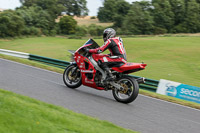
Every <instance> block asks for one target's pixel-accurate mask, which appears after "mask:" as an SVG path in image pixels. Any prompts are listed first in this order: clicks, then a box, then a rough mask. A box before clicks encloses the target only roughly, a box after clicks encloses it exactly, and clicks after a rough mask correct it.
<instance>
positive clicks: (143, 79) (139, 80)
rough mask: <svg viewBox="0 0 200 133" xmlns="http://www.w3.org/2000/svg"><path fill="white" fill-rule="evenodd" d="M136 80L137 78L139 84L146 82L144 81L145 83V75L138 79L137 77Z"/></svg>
mask: <svg viewBox="0 0 200 133" xmlns="http://www.w3.org/2000/svg"><path fill="white" fill-rule="evenodd" d="M136 80H137V82H138V83H139V84H144V83H145V78H144V77H142V78H138V79H136Z"/></svg>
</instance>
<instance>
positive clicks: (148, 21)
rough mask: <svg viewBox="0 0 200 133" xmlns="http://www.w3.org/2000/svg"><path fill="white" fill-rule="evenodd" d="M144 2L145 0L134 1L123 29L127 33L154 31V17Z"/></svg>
mask: <svg viewBox="0 0 200 133" xmlns="http://www.w3.org/2000/svg"><path fill="white" fill-rule="evenodd" d="M143 4H144V3H143V2H142V3H141V2H134V3H133V4H132V7H131V9H130V10H129V12H128V14H127V16H126V17H125V20H124V22H123V26H122V30H124V31H125V32H126V33H127V34H152V33H153V17H152V16H151V15H150V12H149V11H148V9H147V8H144V5H143Z"/></svg>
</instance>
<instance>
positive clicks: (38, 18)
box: [16, 6, 55, 35]
mask: <svg viewBox="0 0 200 133" xmlns="http://www.w3.org/2000/svg"><path fill="white" fill-rule="evenodd" d="M16 12H17V14H18V15H20V16H21V17H22V18H23V19H24V21H25V24H26V26H27V28H26V29H28V28H30V29H33V27H35V28H38V29H40V30H41V31H42V33H43V34H45V35H49V34H51V31H52V30H53V29H54V27H55V20H54V18H53V17H52V16H51V15H50V14H49V13H48V11H46V10H43V9H42V8H41V7H39V6H31V7H29V8H27V7H23V8H21V9H17V10H16Z"/></svg>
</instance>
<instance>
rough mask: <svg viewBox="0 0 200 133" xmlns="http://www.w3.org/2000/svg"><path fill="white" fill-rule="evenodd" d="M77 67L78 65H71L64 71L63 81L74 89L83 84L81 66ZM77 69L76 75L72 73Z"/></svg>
mask: <svg viewBox="0 0 200 133" xmlns="http://www.w3.org/2000/svg"><path fill="white" fill-rule="evenodd" d="M76 67H77V66H76V65H69V66H68V67H67V68H66V69H65V71H64V73H63V81H64V83H65V85H66V86H68V87H69V88H72V89H74V88H78V87H79V86H81V84H82V78H81V72H80V69H79V68H77V69H76ZM75 69H76V71H75V73H74V75H72V72H73V71H74V70H75Z"/></svg>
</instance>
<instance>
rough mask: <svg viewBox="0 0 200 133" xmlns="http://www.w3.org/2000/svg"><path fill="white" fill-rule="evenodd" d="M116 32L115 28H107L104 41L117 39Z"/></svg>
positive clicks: (104, 32)
mask: <svg viewBox="0 0 200 133" xmlns="http://www.w3.org/2000/svg"><path fill="white" fill-rule="evenodd" d="M115 36H116V31H115V30H114V29H113V28H107V29H105V30H104V31H103V40H104V42H105V41H107V40H108V39H109V38H112V37H115Z"/></svg>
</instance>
